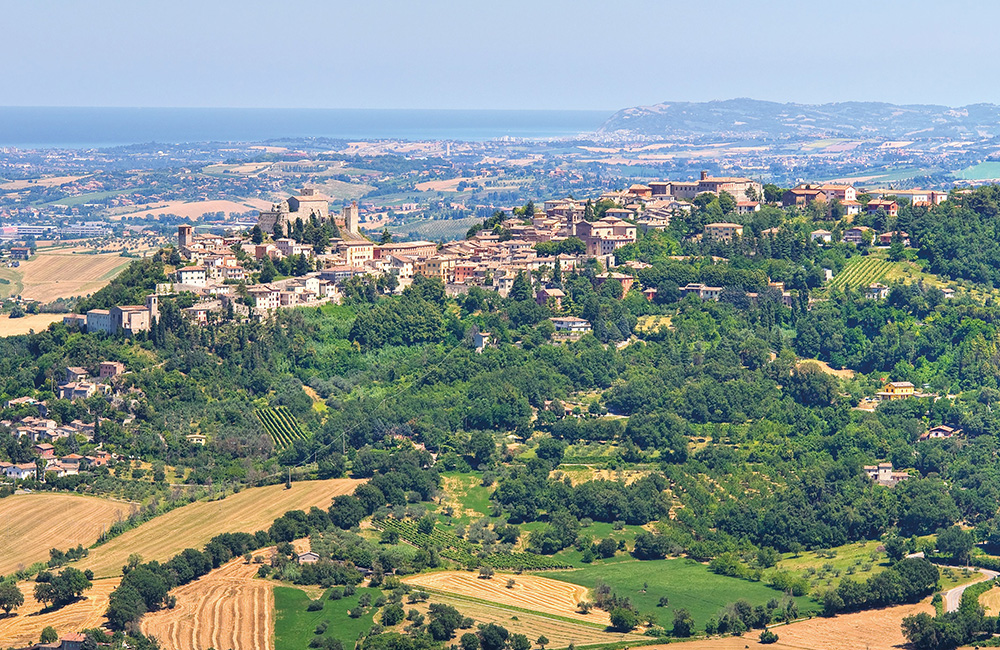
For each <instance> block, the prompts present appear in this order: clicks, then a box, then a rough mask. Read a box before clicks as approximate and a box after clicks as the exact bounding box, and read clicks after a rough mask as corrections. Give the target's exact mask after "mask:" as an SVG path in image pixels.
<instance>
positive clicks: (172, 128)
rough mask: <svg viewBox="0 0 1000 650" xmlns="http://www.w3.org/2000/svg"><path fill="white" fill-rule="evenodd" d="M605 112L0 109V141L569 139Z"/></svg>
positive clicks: (52, 144) (84, 144)
mask: <svg viewBox="0 0 1000 650" xmlns="http://www.w3.org/2000/svg"><path fill="white" fill-rule="evenodd" d="M610 116H611V112H610V111H529V110H524V111H507V110H498V111H493V110H402V109H400V110H395V109H392V110H390V109H379V110H365V109H269V108H259V109H248V108H63V107H59V108H57V107H42V108H39V107H0V146H3V147H18V148H24V149H30V148H81V149H82V148H99V147H114V146H121V145H129V144H140V143H150V142H156V143H161V144H179V143H185V142H263V141H267V140H279V139H283V138H289V139H290V138H333V139H358V140H378V139H403V140H456V141H485V140H494V139H497V138H502V137H505V136H508V137H513V138H528V139H548V138H569V137H573V136H576V135H578V134H581V133H586V132H591V131H595V130H597V129H598V128H599V127H600V126H601V124H602V123H603V122H604V121H605V120H606V119H607V118H608V117H610Z"/></svg>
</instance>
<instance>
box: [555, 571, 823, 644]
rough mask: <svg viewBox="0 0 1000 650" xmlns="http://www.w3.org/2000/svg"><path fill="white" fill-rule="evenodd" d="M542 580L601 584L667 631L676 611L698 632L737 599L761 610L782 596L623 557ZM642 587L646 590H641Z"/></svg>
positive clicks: (804, 606) (803, 605)
mask: <svg viewBox="0 0 1000 650" xmlns="http://www.w3.org/2000/svg"><path fill="white" fill-rule="evenodd" d="M545 575H546V576H547V577H549V578H553V579H556V580H563V581H566V582H573V583H576V584H579V585H583V586H585V587H587V588H589V589H593V588H594V587H595V586H596V585H597V583H598V582H605V583H607V584H608V585H610V586H611V590H612V591H613V592H615V593H617V594H619V595H621V596H628V597H629V598H631V599H632V602H633V603H634V604H635V605H636V606H637V607H638V608H639V611H640V612H653V613H655V614H656V615H657V618H658V619H659V622H660V624H661V625H664V624H666V625H668V626H669V624H670V622H671V621H672V620H673V613H674V611H675V610H677V609H679V608H682V607H683V608H684V609H687V610H688V611H689V612H691V616H692V617H693V618H694V621H695V624H696V625H697V627H699V628H700V627H702V626H703V625H704V624H705V621H707V620H708V619H709V618H712V617H713V616H715V615H716V614H717V613H718V611H719V610H720V609H721V608H722V607H724V606H725V605H727V604H728V603H731V602H734V601H736V600H738V599H740V598H745V599H746V600H748V601H750V602H751V603H752V604H754V605H763V604H765V603H767V601H768V600H770V599H772V598H778V599H780V598H781V597H782V596H781V593H780V592H778V591H775V590H774V589H771V588H769V587H767V586H766V585H764V584H762V583H759V582H749V581H746V580H740V579H737V578H728V577H725V576H720V575H716V574H714V573H712V572H711V571H709V570H708V567H707V566H705V565H703V564H699V563H697V562H695V561H693V560H676V559H669V560H649V561H639V560H632V559H624V558H623V559H622V560H621V561H616V562H607V563H602V564H593V565H591V566H588V567H586V568H582V569H574V570H570V571H552V572H546V573H545ZM643 585H648V587H647V588H646V589H645V591H643ZM661 596H666V597H667V598H668V599H669V606H668V607H657V602H658V601H659V599H660V597H661ZM795 601H796V603H797V604H798V607H799V612H801V613H803V614H805V613H809V612H816V611H818V610H819V607H818V605H817V604H816V603H815V602H813V601H812V600H810V599H809V598H808V597H801V598H796V599H795Z"/></svg>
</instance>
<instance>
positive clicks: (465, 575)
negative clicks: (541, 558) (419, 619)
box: [403, 571, 611, 625]
mask: <svg viewBox="0 0 1000 650" xmlns="http://www.w3.org/2000/svg"><path fill="white" fill-rule="evenodd" d="M509 579H513V580H514V583H515V584H514V587H513V588H512V589H508V588H507V586H506V585H507V580H509ZM403 582H407V583H409V584H411V585H417V586H420V587H423V588H425V589H428V590H435V591H438V592H442V593H444V594H453V595H456V596H459V597H463V596H464V597H467V598H477V599H480V600H488V601H490V602H494V603H499V604H501V605H510V606H513V607H519V608H522V609H529V610H532V611H535V612H543V613H545V614H554V615H556V616H563V617H566V618H571V619H575V620H578V621H584V622H587V623H597V624H599V625H610V623H611V621H610V619H609V618H608V613H607V612H605V611H602V610H597V609H593V610H591V611H590V613H589V614H581V613H580V612H578V611H577V608H576V604H577V603H579V602H580V601H583V600H592V599H591V598H590V597H589V596H588V592H589V590H588V589H587V588H586V587H582V586H580V585H574V584H571V583H569V582H562V581H560V580H552V579H551V578H542V577H540V576H530V575H513V574H508V573H497V574H496V575H494V576H493V578H492V579H490V580H483V579H481V578H479V577H478V574H475V573H471V572H468V571H441V572H439V573H428V574H425V575H418V576H413V577H411V578H406V579H405V580H404V581H403Z"/></svg>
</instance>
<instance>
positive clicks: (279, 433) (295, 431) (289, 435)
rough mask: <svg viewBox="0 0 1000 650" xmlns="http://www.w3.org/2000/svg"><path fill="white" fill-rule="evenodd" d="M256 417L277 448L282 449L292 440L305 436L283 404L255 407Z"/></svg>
mask: <svg viewBox="0 0 1000 650" xmlns="http://www.w3.org/2000/svg"><path fill="white" fill-rule="evenodd" d="M257 419H258V420H260V423H261V424H262V425H263V426H264V430H265V431H267V433H268V435H270V436H271V440H272V441H273V442H274V446H275V447H277V448H278V449H283V448H285V447H287V446H288V445H290V444H292V443H293V442H294V441H296V440H301V439H303V438H305V437H306V434H305V432H304V431H302V427H300V426H299V423H298V421H297V420H296V419H295V416H294V415H292V414H291V413H289V412H288V408H287V407H285V406H275V407H274V408H263V409H257Z"/></svg>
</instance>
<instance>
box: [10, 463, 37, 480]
mask: <svg viewBox="0 0 1000 650" xmlns="http://www.w3.org/2000/svg"><path fill="white" fill-rule="evenodd" d="M36 470H37V467H35V464H34V463H19V464H16V465H8V466H7V467H6V469H5V470H4V472H5V473H6V474H7V478H12V479H15V480H21V481H23V480H27V479H33V478H35V471H36Z"/></svg>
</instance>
